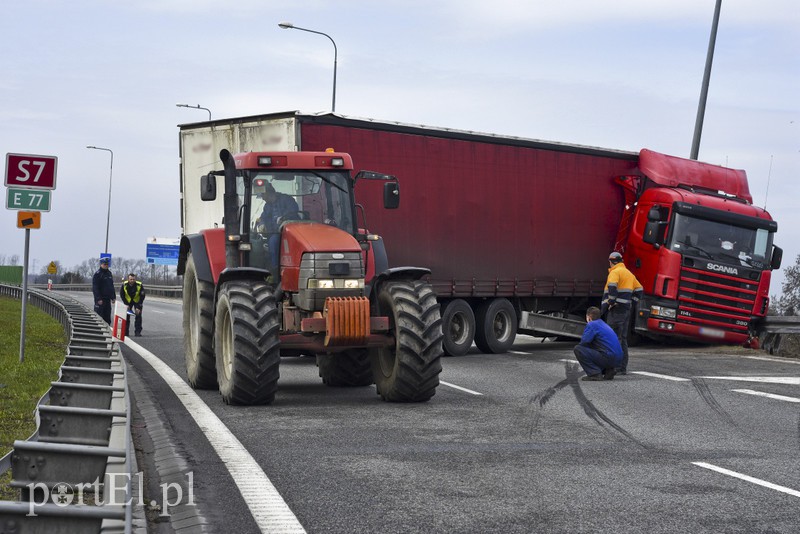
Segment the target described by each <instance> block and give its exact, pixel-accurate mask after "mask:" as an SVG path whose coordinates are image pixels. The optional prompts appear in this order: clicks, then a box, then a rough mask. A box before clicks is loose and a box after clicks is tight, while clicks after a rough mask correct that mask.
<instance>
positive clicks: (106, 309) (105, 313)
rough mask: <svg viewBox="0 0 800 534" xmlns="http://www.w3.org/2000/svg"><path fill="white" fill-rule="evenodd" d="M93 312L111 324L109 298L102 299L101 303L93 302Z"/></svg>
mask: <svg viewBox="0 0 800 534" xmlns="http://www.w3.org/2000/svg"><path fill="white" fill-rule="evenodd" d="M94 312H95V313H96V314H97V315H99V316H100V317H102V318H103V320H104V321H105V322H106V323H108V324H111V300H109V299H103V303H102V304H98V303H97V302H95V303H94Z"/></svg>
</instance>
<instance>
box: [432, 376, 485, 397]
mask: <svg viewBox="0 0 800 534" xmlns="http://www.w3.org/2000/svg"><path fill="white" fill-rule="evenodd" d="M439 383H440V384H441V385H443V386H447V387H450V388H453V389H457V390H459V391H464V392H466V393H469V394H471V395H480V396H481V397H483V393H478V392H477V391H472V390H471V389H467V388H462V387H461V386H457V385H455V384H451V383H450V382H445V381H444V380H439Z"/></svg>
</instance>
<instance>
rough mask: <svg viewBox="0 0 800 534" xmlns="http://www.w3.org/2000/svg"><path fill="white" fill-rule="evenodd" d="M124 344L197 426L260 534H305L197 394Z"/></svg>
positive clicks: (152, 358)
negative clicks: (150, 367) (228, 474)
mask: <svg viewBox="0 0 800 534" xmlns="http://www.w3.org/2000/svg"><path fill="white" fill-rule="evenodd" d="M125 344H126V345H127V346H129V347H130V348H131V349H133V350H135V351H136V353H137V354H139V356H141V357H142V358H143V359H144V360H145V361H146V362H147V363H149V364H150V365H151V366H152V367H153V369H155V371H156V373H158V374H159V375H160V376H161V378H163V379H164V381H165V382H166V383H167V385H168V386H169V387H170V388H171V389H172V391H174V392H175V395H177V397H178V399H179V400H180V401H181V402H182V403H183V405H184V406H185V407H186V410H187V411H188V412H189V415H190V416H191V417H192V418H193V419H194V420H195V421H196V422H197V425H198V426H199V427H200V430H202V431H203V434H204V435H205V436H206V439H208V441H209V443H211V446H212V447H214V451H216V453H217V455H218V456H219V458H220V459H221V460H222V463H224V464H225V467H226V468H227V469H228V472H229V473H230V474H231V478H233V482H234V484H236V487H237V488H238V489H239V493H241V494H242V497H243V498H244V501H245V503H246V504H247V507H248V508H249V509H250V513H252V514H253V518H254V519H255V521H256V524H257V525H258V528H259V529H260V530H261V532H269V533H273V532H274V533H298V534H299V533H305V532H306V530H305V529H304V528H303V526H302V525H301V524H300V521H298V519H297V517H296V516H295V515H294V513H293V512H292V511H291V510H290V509H289V506H288V505H287V504H286V501H284V500H283V497H281V495H280V493H278V490H277V489H275V486H274V485H273V484H272V482H271V481H270V479H269V477H267V475H266V474H265V473H264V471H263V470H262V469H261V466H259V465H258V462H256V461H255V459H254V458H253V457H252V456H251V455H250V453H249V452H247V449H245V448H244V445H242V443H241V442H240V441H239V440H238V439H237V438H236V436H234V435H233V433H232V432H231V431H230V430H228V427H226V426H225V424H224V423H223V422H222V421H221V420H220V419H219V417H217V416H216V414H214V412H212V411H211V408H209V407H208V405H207V404H206V403H205V402H203V400H202V399H201V398H200V397H199V396H198V395H197V393H195V392H194V391H192V388H190V387H189V385H188V384H186V382H184V381H183V379H182V378H181V377H180V376H178V374H177V373H176V372H175V371H173V370H172V369H171V368H170V367H169V366H168V365H167V364H165V363H164V362H163V361H161V359H159V358H158V356H156V355H155V354H153V353H152V352H150V351H148V350H147V349H145V348H144V347H142V346H141V345H139V344H137V343H135V342H134V341H132V340H130V339H127V340H125Z"/></svg>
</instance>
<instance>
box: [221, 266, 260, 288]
mask: <svg viewBox="0 0 800 534" xmlns="http://www.w3.org/2000/svg"><path fill="white" fill-rule="evenodd" d="M269 275H270V272H269V271H268V270H266V269H258V268H256V267H235V268H233V269H223V270H222V272H221V273H219V281H218V282H217V287H220V286H221V285H222V284H224V283H225V282H230V281H231V280H256V281H258V282H264V281H265V280H266V279H267V277H268V276H269Z"/></svg>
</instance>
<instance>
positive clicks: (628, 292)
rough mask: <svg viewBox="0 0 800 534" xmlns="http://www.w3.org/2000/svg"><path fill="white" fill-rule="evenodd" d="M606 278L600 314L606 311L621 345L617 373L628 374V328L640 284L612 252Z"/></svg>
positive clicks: (618, 254) (640, 291)
mask: <svg viewBox="0 0 800 534" xmlns="http://www.w3.org/2000/svg"><path fill="white" fill-rule="evenodd" d="M608 265H609V268H608V279H607V280H606V288H605V292H604V293H603V304H602V306H601V308H600V315H601V316H603V315H605V314H606V312H608V315H607V316H606V321H607V322H608V326H610V327H611V329H612V330H613V331H614V332H615V333H616V334H617V339H619V344H620V345H621V346H622V361H621V362H620V364H619V367H618V368H617V374H620V375H626V374H628V330H629V329H630V322H631V308H632V307H633V304H634V303H635V302H639V298H640V297H641V296H642V284H640V283H639V280H637V279H636V277H635V276H634V275H633V273H632V272H630V271H629V270H628V269H627V267H625V264H624V263H622V254H620V253H619V252H612V253H611V254H610V255H609V256H608Z"/></svg>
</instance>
